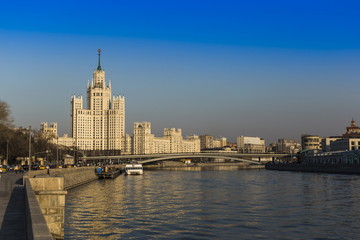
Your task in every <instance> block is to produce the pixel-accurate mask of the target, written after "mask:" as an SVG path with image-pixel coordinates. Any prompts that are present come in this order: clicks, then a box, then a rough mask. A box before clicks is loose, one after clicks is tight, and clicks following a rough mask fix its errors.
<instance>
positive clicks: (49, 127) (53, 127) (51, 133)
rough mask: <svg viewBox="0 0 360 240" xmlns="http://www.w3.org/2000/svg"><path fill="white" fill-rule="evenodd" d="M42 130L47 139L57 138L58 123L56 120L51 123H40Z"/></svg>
mask: <svg viewBox="0 0 360 240" xmlns="http://www.w3.org/2000/svg"><path fill="white" fill-rule="evenodd" d="M40 132H41V134H42V135H43V136H44V137H45V138H47V139H52V138H56V137H57V136H58V133H57V123H54V122H53V123H50V124H48V123H47V122H42V123H40Z"/></svg>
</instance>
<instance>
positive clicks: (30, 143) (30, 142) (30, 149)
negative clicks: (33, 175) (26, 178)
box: [28, 126, 31, 172]
mask: <svg viewBox="0 0 360 240" xmlns="http://www.w3.org/2000/svg"><path fill="white" fill-rule="evenodd" d="M28 171H29V172H30V171H31V126H29V169H28Z"/></svg>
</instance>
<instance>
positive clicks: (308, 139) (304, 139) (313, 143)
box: [301, 134, 322, 150]
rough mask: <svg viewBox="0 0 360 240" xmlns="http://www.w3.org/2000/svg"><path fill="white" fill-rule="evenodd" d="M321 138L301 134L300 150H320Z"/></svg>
mask: <svg viewBox="0 0 360 240" xmlns="http://www.w3.org/2000/svg"><path fill="white" fill-rule="evenodd" d="M321 139H322V138H321V137H319V136H317V135H309V134H303V135H301V148H302V150H316V149H321Z"/></svg>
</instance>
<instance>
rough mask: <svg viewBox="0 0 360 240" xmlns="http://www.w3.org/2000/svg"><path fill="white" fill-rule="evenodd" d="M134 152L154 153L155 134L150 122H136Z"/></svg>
mask: <svg viewBox="0 0 360 240" xmlns="http://www.w3.org/2000/svg"><path fill="white" fill-rule="evenodd" d="M132 152H133V154H152V153H154V134H151V123H150V122H135V123H134V135H133V151H132Z"/></svg>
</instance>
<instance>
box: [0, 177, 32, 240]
mask: <svg viewBox="0 0 360 240" xmlns="http://www.w3.org/2000/svg"><path fill="white" fill-rule="evenodd" d="M0 176H1V179H0V226H1V229H0V238H1V239H4V240H5V239H6V240H13V239H14V240H22V239H24V240H26V238H27V237H26V235H27V229H26V227H27V226H26V214H25V188H24V186H23V180H22V177H23V174H20V173H19V174H15V173H2V174H0Z"/></svg>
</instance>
